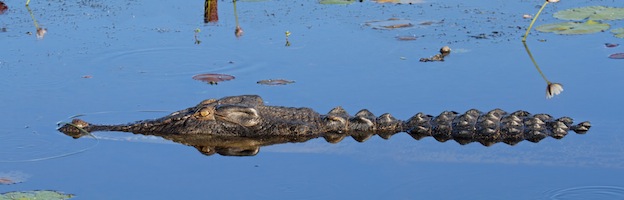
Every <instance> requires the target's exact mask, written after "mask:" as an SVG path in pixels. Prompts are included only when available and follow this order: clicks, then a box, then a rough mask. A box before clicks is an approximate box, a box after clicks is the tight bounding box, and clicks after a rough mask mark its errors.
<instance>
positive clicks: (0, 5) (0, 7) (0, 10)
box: [0, 1, 9, 15]
mask: <svg viewBox="0 0 624 200" xmlns="http://www.w3.org/2000/svg"><path fill="white" fill-rule="evenodd" d="M8 9H9V7H8V6H7V5H6V4H4V2H2V1H0V15H1V14H3V13H4V12H6V11H7V10H8Z"/></svg>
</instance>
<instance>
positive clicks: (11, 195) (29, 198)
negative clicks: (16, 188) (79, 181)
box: [0, 190, 74, 200]
mask: <svg viewBox="0 0 624 200" xmlns="http://www.w3.org/2000/svg"><path fill="white" fill-rule="evenodd" d="M72 197H74V195H73V194H63V193H60V192H57V191H52V190H35V191H21V192H7V193H2V194H0V200H17V199H19V200H35V199H46V200H65V199H70V198H72Z"/></svg>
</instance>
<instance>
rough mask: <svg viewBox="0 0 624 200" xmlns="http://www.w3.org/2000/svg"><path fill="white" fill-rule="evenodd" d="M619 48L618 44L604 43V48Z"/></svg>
mask: <svg viewBox="0 0 624 200" xmlns="http://www.w3.org/2000/svg"><path fill="white" fill-rule="evenodd" d="M617 46H620V45H619V44H615V43H605V47H607V48H613V47H617Z"/></svg>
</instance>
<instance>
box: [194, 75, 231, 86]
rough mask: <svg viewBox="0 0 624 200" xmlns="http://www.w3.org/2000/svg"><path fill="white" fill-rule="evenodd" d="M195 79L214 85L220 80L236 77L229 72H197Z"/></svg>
mask: <svg viewBox="0 0 624 200" xmlns="http://www.w3.org/2000/svg"><path fill="white" fill-rule="evenodd" d="M193 79H195V80H198V81H203V82H206V83H210V84H211V85H214V84H217V83H218V82H223V81H229V80H232V79H234V76H232V75H227V74H197V75H195V76H193Z"/></svg>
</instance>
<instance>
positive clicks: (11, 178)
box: [0, 171, 30, 185]
mask: <svg viewBox="0 0 624 200" xmlns="http://www.w3.org/2000/svg"><path fill="white" fill-rule="evenodd" d="M28 178H30V175H28V174H25V173H23V172H20V171H11V172H6V173H1V172H0V185H12V184H17V183H21V182H24V181H26V180H28Z"/></svg>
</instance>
